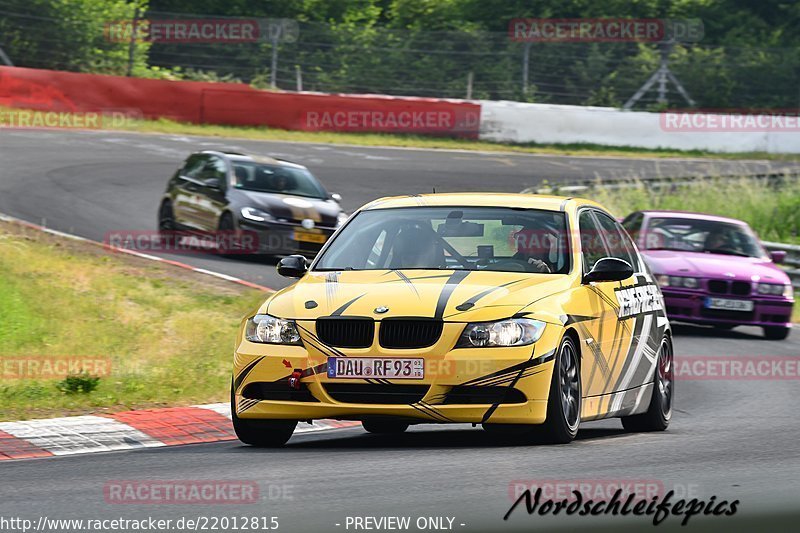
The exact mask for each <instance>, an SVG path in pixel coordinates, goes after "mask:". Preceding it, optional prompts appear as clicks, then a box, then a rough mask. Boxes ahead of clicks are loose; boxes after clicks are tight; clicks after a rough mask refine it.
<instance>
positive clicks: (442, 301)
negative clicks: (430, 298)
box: [433, 270, 470, 318]
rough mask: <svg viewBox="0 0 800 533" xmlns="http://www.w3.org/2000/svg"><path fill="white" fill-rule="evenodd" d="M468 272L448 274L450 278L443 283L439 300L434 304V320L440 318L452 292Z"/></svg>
mask: <svg viewBox="0 0 800 533" xmlns="http://www.w3.org/2000/svg"><path fill="white" fill-rule="evenodd" d="M469 272H470V271H469V270H456V271H455V272H453V273H452V274H450V277H449V278H447V281H445V283H444V288H443V289H442V292H441V293H440V294H439V300H438V301H437V302H436V311H435V312H434V314H433V317H434V318H442V316H443V315H444V310H445V309H446V308H447V302H448V301H449V300H450V297H451V296H452V295H453V291H455V290H456V287H457V286H458V284H459V283H461V282H462V281H464V279H465V278H466V277H467V276H469Z"/></svg>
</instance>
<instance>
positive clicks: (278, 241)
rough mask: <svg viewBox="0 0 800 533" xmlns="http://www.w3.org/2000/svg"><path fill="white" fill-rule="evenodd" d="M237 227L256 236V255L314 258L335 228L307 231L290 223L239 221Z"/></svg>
mask: <svg viewBox="0 0 800 533" xmlns="http://www.w3.org/2000/svg"><path fill="white" fill-rule="evenodd" d="M239 227H240V228H241V229H242V230H244V231H247V232H252V233H254V234H255V236H256V241H257V246H256V247H255V249H257V251H258V253H262V254H269V255H291V254H301V255H305V256H307V257H314V256H315V255H317V253H319V251H320V250H321V249H322V246H323V245H324V244H325V242H326V241H327V240H328V239H329V238H330V236H331V235H333V233H334V231H336V229H335V228H329V227H315V228H313V229H310V230H307V229H305V228H303V227H302V226H301V225H300V224H294V223H290V222H277V221H276V222H264V223H261V222H259V223H253V222H250V221H248V220H241V221H240V222H239Z"/></svg>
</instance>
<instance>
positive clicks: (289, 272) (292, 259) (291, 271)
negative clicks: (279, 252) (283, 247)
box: [277, 255, 308, 278]
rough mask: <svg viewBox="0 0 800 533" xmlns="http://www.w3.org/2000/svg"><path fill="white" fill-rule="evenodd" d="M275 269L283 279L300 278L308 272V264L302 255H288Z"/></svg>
mask: <svg viewBox="0 0 800 533" xmlns="http://www.w3.org/2000/svg"><path fill="white" fill-rule="evenodd" d="M277 268H278V274H280V275H281V276H283V277H284V278H302V277H303V275H305V273H306V270H308V262H306V258H305V257H303V256H302V255H290V256H287V257H284V258H283V259H281V260H280V261H279V262H278V267H277Z"/></svg>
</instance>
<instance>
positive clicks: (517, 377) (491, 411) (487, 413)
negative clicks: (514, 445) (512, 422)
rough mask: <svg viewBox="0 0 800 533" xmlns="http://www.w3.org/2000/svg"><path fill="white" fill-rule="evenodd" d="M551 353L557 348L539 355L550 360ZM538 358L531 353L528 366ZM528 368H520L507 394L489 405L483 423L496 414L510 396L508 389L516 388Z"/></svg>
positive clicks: (553, 353)
mask: <svg viewBox="0 0 800 533" xmlns="http://www.w3.org/2000/svg"><path fill="white" fill-rule="evenodd" d="M551 354H552V355H553V356H555V350H553V351H552V352H547V353H546V354H542V355H541V356H539V357H542V358H547V359H548V360H549V357H550V356H551ZM536 359H538V357H537V358H534V357H533V353H531V358H530V359H529V360H528V361H527V362H528V366H533V365H532V363H533V361H535V360H536ZM526 368H527V367H523V368H521V369H520V371H519V373H517V375H516V377H515V378H514V379H513V380H512V381H511V383H509V385H508V389H506V394H503V397H502V398H501V399H500V401H499V402H497V403H494V404H492V406H491V407H489V409H487V411H486V413H484V415H483V418H482V419H481V424H483V423H485V422H486V421H488V420H489V418H490V417H491V416H492V415H493V414H494V412H495V411H496V410H497V408H498V407H500V404H501V403H502V402H503V401H504V400H505V399H506V397H507V396H508V391H510V390H511V389H513V388H514V385H516V384H517V382H518V381H519V380H520V379H522V374H523V373H524V372H525V369H526Z"/></svg>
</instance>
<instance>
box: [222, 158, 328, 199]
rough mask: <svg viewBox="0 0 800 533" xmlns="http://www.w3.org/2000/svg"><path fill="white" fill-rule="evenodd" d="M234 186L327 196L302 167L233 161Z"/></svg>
mask: <svg viewBox="0 0 800 533" xmlns="http://www.w3.org/2000/svg"><path fill="white" fill-rule="evenodd" d="M233 173H234V176H235V178H236V181H235V184H234V187H236V188H237V189H242V190H245V191H256V192H269V193H275V194H290V195H292V196H305V197H307V198H321V199H324V198H327V197H328V195H327V192H326V191H325V189H323V188H322V185H320V184H319V182H318V181H317V179H316V178H315V177H314V176H313V175H312V174H311V173H310V172H309V171H307V170H305V169H302V168H294V167H285V166H277V165H269V164H264V163H257V162H255V161H233Z"/></svg>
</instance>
